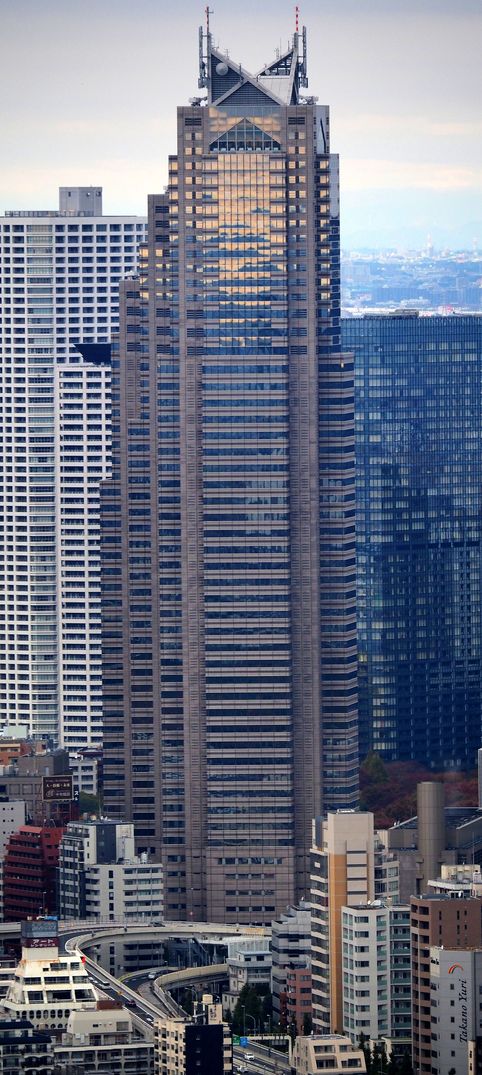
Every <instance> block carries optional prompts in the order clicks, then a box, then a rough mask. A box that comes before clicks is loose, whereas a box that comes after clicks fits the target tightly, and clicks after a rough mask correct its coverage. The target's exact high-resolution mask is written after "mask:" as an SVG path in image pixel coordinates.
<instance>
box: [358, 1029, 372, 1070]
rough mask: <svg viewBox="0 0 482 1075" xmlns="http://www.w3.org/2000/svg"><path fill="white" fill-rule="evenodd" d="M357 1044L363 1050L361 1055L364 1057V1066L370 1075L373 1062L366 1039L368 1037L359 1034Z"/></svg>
mask: <svg viewBox="0 0 482 1075" xmlns="http://www.w3.org/2000/svg"><path fill="white" fill-rule="evenodd" d="M358 1044H359V1046H360V1049H361V1050H362V1051H363V1055H364V1057H365V1067H366V1069H367V1075H372V1072H373V1062H372V1051H371V1049H370V1042H369V1041H368V1038H366V1037H365V1035H364V1034H360V1038H359V1042H358Z"/></svg>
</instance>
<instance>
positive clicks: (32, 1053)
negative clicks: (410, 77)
mask: <svg viewBox="0 0 482 1075" xmlns="http://www.w3.org/2000/svg"><path fill="white" fill-rule="evenodd" d="M53 1051H54V1048H53V1042H52V1037H51V1035H50V1034H49V1033H48V1032H47V1031H45V1030H37V1029H36V1028H35V1027H34V1026H33V1024H32V1023H31V1022H30V1021H29V1020H28V1019H0V1075H27V1072H28V1075H32V1073H33V1072H35V1075H52V1072H53V1071H54V1055H53Z"/></svg>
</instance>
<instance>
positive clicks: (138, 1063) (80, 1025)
mask: <svg viewBox="0 0 482 1075" xmlns="http://www.w3.org/2000/svg"><path fill="white" fill-rule="evenodd" d="M54 1058H55V1065H56V1067H55V1068H54V1071H57V1070H58V1071H59V1073H60V1072H62V1073H63V1072H66V1073H69V1075H70V1072H75V1073H77V1072H91V1073H92V1075H94V1073H95V1072H102V1073H103V1075H104V1073H105V1072H108V1073H109V1075H152V1073H153V1071H154V1044H153V1042H152V1041H147V1040H145V1039H144V1038H142V1037H139V1036H136V1035H135V1034H134V1031H133V1026H132V1016H131V1014H130V1012H129V1011H127V1010H126V1008H123V1007H122V1005H121V1004H115V1003H114V1002H111V1001H99V1002H98V1004H97V1007H96V1009H95V1010H94V1011H74V1012H72V1014H71V1015H70V1016H69V1019H68V1022H67V1027H66V1029H65V1031H64V1032H63V1033H62V1035H61V1037H60V1039H59V1040H58V1041H57V1042H56V1044H55V1048H54Z"/></svg>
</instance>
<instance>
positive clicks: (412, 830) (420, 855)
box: [379, 781, 482, 903]
mask: <svg viewBox="0 0 482 1075" xmlns="http://www.w3.org/2000/svg"><path fill="white" fill-rule="evenodd" d="M379 837H380V839H381V840H382V841H383V843H384V844H385V847H386V850H387V852H389V853H390V855H391V856H392V857H394V858H396V860H397V862H398V867H399V885H400V889H399V898H400V900H401V902H402V903H409V902H410V898H411V897H412V896H417V895H423V893H424V892H427V891H428V888H429V882H430V881H433V880H435V879H436V878H438V877H440V875H441V870H442V866H443V865H444V864H445V865H448V866H456V865H458V866H463V865H469V866H471V867H472V869H474V867H476V866H477V865H479V866H480V865H481V864H482V809H481V808H480V807H471V806H461V807H458V806H444V801H443V786H442V785H441V784H439V783H438V782H436V781H423V782H422V783H421V784H419V785H418V788H417V815H416V816H415V817H411V818H408V819H407V820H406V821H401V822H398V823H397V824H396V825H392V826H391V828H389V829H385V830H381V831H380V832H379Z"/></svg>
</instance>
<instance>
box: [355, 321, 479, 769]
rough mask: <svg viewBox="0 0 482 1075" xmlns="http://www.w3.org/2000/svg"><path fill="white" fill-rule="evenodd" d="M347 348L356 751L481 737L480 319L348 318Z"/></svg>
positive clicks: (447, 747)
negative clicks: (352, 414)
mask: <svg viewBox="0 0 482 1075" xmlns="http://www.w3.org/2000/svg"><path fill="white" fill-rule="evenodd" d="M342 342H343V348H346V349H348V350H350V351H352V350H353V351H354V352H355V368H356V438H357V440H356V443H357V483H358V485H357V490H358V515H357V524H358V538H357V556H358V584H357V585H358V637H359V690H360V700H359V704H360V739H361V743H360V749H361V753H362V755H363V753H366V752H367V751H368V750H369V749H373V750H376V751H378V752H380V753H381V754H382V755H383V756H384V757H385V758H387V759H412V758H413V759H417V760H418V761H421V762H424V763H428V764H429V765H431V766H433V767H435V768H439V767H453V766H471V765H473V764H474V762H475V758H476V751H477V748H478V747H479V746H480V744H481V607H480V593H481V540H482V514H481V497H482V317H479V316H476V315H473V316H466V317H463V316H458V317H418V316H417V315H416V314H415V315H414V314H401V315H394V316H381V317H372V316H368V317H363V318H360V319H353V320H345V321H344V322H343V327H342Z"/></svg>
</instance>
